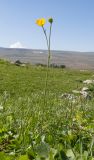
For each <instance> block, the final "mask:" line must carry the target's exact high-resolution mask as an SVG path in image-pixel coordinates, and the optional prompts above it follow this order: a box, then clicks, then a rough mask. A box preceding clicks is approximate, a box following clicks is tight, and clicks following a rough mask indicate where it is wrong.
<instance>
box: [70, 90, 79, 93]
mask: <svg viewBox="0 0 94 160" xmlns="http://www.w3.org/2000/svg"><path fill="white" fill-rule="evenodd" d="M72 92H73V93H80V91H77V90H73V91H72Z"/></svg>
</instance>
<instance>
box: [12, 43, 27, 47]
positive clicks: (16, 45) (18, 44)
mask: <svg viewBox="0 0 94 160" xmlns="http://www.w3.org/2000/svg"><path fill="white" fill-rule="evenodd" d="M9 48H25V46H23V45H22V44H21V43H20V42H16V43H13V44H11V45H10V46H9Z"/></svg>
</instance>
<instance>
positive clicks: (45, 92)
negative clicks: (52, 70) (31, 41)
mask: <svg viewBox="0 0 94 160" xmlns="http://www.w3.org/2000/svg"><path fill="white" fill-rule="evenodd" d="M42 29H43V32H44V35H45V38H46V43H47V49H48V58H47V72H46V79H45V91H44V94H45V105H46V106H47V100H46V98H47V91H48V90H47V86H48V73H49V67H50V58H51V51H50V46H51V31H52V23H51V24H50V32H49V39H48V37H47V34H46V30H45V29H44V27H43V26H42Z"/></svg>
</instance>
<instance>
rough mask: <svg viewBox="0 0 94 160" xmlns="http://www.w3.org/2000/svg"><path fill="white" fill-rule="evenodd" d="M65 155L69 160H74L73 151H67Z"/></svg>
mask: <svg viewBox="0 0 94 160" xmlns="http://www.w3.org/2000/svg"><path fill="white" fill-rule="evenodd" d="M66 155H67V157H68V158H69V159H70V160H75V155H74V153H73V151H72V150H71V149H68V150H67V153H66Z"/></svg>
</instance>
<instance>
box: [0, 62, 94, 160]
mask: <svg viewBox="0 0 94 160" xmlns="http://www.w3.org/2000/svg"><path fill="white" fill-rule="evenodd" d="M46 70H47V69H46V68H45V67H44V68H43V67H36V66H30V65H28V66H26V67H18V66H15V65H13V64H10V63H8V62H4V61H0V151H1V153H0V160H4V159H5V160H29V159H30V160H32V159H39V160H40V159H45V160H54V159H56V160H61V159H64V160H68V159H69V158H68V157H71V160H76V159H77V160H91V159H92V158H94V98H92V99H91V100H85V99H84V98H81V97H79V96H78V97H77V100H76V102H75V103H73V102H72V100H68V99H62V98H61V95H62V94H63V93H72V90H75V89H76V90H81V88H82V87H84V86H86V85H84V84H83V83H81V82H79V81H83V80H86V79H93V75H94V72H93V71H84V72H82V71H79V70H71V69H55V68H50V69H49V75H48V82H47V88H46V92H47V93H46V95H45V77H46ZM89 87H92V96H93V93H94V92H93V91H94V90H93V88H94V87H93V85H92V86H91V85H90V86H89ZM92 160H93V159H92Z"/></svg>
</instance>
